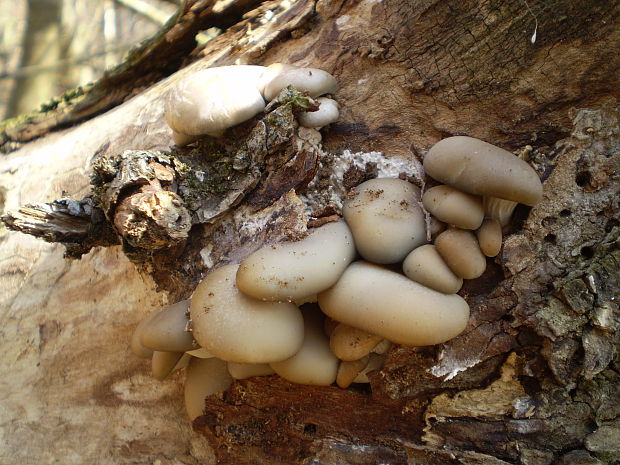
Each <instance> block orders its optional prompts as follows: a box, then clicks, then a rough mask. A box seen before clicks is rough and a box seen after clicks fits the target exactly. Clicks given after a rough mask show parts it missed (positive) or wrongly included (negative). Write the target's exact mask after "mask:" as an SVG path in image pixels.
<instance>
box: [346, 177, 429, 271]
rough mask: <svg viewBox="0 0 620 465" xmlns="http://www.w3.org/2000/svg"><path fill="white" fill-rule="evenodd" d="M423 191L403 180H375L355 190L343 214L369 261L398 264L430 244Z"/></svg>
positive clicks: (348, 199) (350, 195)
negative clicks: (421, 246) (421, 195)
mask: <svg viewBox="0 0 620 465" xmlns="http://www.w3.org/2000/svg"><path fill="white" fill-rule="evenodd" d="M419 201H420V189H418V188H417V187H416V186H414V185H413V184H411V183H409V182H407V181H403V180H401V179H390V178H381V179H371V180H369V181H366V182H363V183H362V184H360V185H359V186H357V187H355V188H353V189H352V190H351V192H350V193H349V195H348V198H347V200H346V201H345V203H344V206H343V209H342V213H343V216H344V219H345V221H346V222H347V224H348V225H349V227H350V228H351V232H352V233H353V238H354V239H355V245H356V247H357V250H358V252H359V253H360V255H361V256H362V257H364V258H365V259H366V260H368V261H370V262H373V263H379V264H387V263H396V262H399V261H401V260H403V259H404V258H405V257H406V256H407V254H408V253H409V252H410V251H411V250H413V249H414V248H416V247H418V246H419V245H422V244H424V243H425V242H426V221H425V218H424V213H423V212H422V209H421V208H420V205H419Z"/></svg>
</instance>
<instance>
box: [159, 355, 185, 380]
mask: <svg viewBox="0 0 620 465" xmlns="http://www.w3.org/2000/svg"><path fill="white" fill-rule="evenodd" d="M189 359H190V356H189V355H187V354H184V353H183V352H159V351H155V352H153V358H152V359H151V370H152V373H153V378H155V379H157V380H159V381H163V380H164V379H166V378H167V377H168V375H170V373H172V372H173V371H176V370H180V369H181V368H184V367H185V366H187V363H188V362H189Z"/></svg>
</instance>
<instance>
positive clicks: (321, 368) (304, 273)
mask: <svg viewBox="0 0 620 465" xmlns="http://www.w3.org/2000/svg"><path fill="white" fill-rule="evenodd" d="M424 167H425V169H426V172H427V173H428V174H429V175H430V176H432V177H433V178H434V179H436V180H438V181H440V182H444V183H445V184H443V185H438V186H435V187H432V188H430V189H428V190H427V191H426V192H424V193H423V195H422V193H421V191H420V189H419V188H418V187H416V186H414V185H413V184H411V183H409V182H407V181H405V180H401V179H392V178H381V179H372V180H369V181H366V182H364V183H362V184H360V185H358V186H357V187H355V188H353V189H352V190H351V192H350V193H349V195H348V196H347V198H346V200H345V202H344V207H343V217H344V218H343V219H340V220H338V221H335V222H331V223H327V224H325V225H323V226H321V227H319V228H316V229H313V230H311V231H310V233H309V235H308V236H307V237H306V238H304V239H302V240H300V241H296V242H280V243H276V244H272V245H268V246H266V247H263V248H261V249H259V250H258V251H256V252H254V253H253V254H251V255H250V256H248V257H247V258H246V259H245V260H243V261H242V262H241V263H239V264H230V265H226V266H223V267H221V268H218V269H216V270H214V271H213V272H211V273H209V274H208V275H207V276H206V277H205V278H204V280H203V281H202V282H201V283H200V284H199V285H198V287H197V288H196V290H195V292H194V294H193V295H192V297H191V300H186V301H182V302H179V303H177V304H174V305H172V306H170V307H168V308H166V309H164V310H161V311H159V312H157V313H155V314H153V315H151V316H150V317H148V318H147V319H146V320H145V321H143V322H142V323H141V324H140V325H139V326H138V328H137V329H136V331H135V333H134V336H133V340H132V349H133V351H134V353H136V354H137V355H139V356H142V357H152V368H153V374H154V376H155V377H156V378H158V379H163V378H164V377H166V376H167V375H168V374H169V373H171V372H172V371H174V370H175V369H179V368H181V367H184V366H187V375H186V383H185V403H186V408H187V412H188V415H189V416H190V418H192V419H194V418H195V417H197V416H199V415H200V414H201V413H202V411H203V408H204V399H205V397H206V396H207V395H210V394H213V393H215V392H219V391H222V390H224V389H226V388H227V387H228V386H229V385H230V383H231V382H232V380H233V379H243V378H247V377H251V376H262V375H270V374H274V373H275V374H277V375H279V376H281V377H283V378H285V379H287V380H289V381H291V382H294V383H302V384H311V385H321V386H325V385H330V384H332V383H334V382H335V383H337V385H338V386H340V387H342V388H346V387H348V386H349V385H350V384H351V383H367V382H369V379H368V376H367V373H369V372H370V371H373V370H377V369H380V368H381V367H382V364H383V361H384V359H385V354H386V352H387V350H388V349H389V347H390V345H391V344H392V343H397V344H402V345H406V346H427V345H434V344H439V343H442V342H446V341H448V340H450V339H452V338H454V337H456V336H457V335H459V334H460V333H461V332H462V331H463V330H464V329H465V327H466V325H467V323H468V319H469V311H470V310H469V306H468V304H467V302H466V301H465V300H464V299H463V298H462V297H461V296H459V295H458V294H457V292H458V291H459V289H460V288H461V285H462V283H463V279H474V278H477V277H479V276H481V275H482V274H483V272H484V270H485V268H486V257H493V256H495V255H497V254H498V253H499V251H500V248H501V243H502V227H501V222H502V220H503V221H505V220H506V216H507V213H506V212H505V211H503V210H502V212H500V213H498V210H496V209H494V208H491V209H485V204H488V203H494V204H496V205H497V204H502V203H504V204H506V205H509V204H510V205H512V204H516V202H522V203H525V204H526V205H534V204H535V203H536V202H538V201H539V200H540V198H541V195H542V185H541V183H540V180H539V178H538V176H537V175H536V173H535V171H534V170H533V169H532V168H531V167H529V165H528V164H527V163H525V162H524V161H523V160H521V159H519V158H517V157H515V156H514V155H512V154H511V153H509V152H506V151H504V150H502V149H500V148H498V147H494V146H492V145H490V144H487V143H486V142H482V141H480V140H477V139H473V138H470V137H451V138H448V139H444V140H442V141H441V142H439V143H437V144H436V145H435V146H433V148H432V149H431V150H430V151H429V153H428V154H427V156H426V158H425V160H424ZM498 180H499V181H498ZM485 199H492V202H489V201H488V200H487V201H485ZM510 208H513V207H512V206H510ZM427 212H428V213H430V215H432V218H431V219H432V221H428V220H429V218H428V216H427ZM431 224H432V225H433V227H432V228H431V229H429V228H430V225H431ZM431 242H432V243H431ZM396 264H401V269H402V273H401V272H399V271H397V270H396V268H395V266H394V265H396Z"/></svg>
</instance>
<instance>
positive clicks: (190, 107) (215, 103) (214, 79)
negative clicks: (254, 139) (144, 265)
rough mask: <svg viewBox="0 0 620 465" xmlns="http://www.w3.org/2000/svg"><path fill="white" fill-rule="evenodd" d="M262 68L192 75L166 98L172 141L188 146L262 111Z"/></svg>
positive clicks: (222, 69)
mask: <svg viewBox="0 0 620 465" xmlns="http://www.w3.org/2000/svg"><path fill="white" fill-rule="evenodd" d="M264 71H265V67H263V66H246V65H243V66H222V67H219V68H209V69H205V70H202V71H198V72H196V73H193V74H191V75H189V76H187V77H185V78H184V79H183V80H181V81H180V82H179V83H178V84H177V85H176V86H175V87H173V88H172V89H171V90H170V91H169V92H168V94H167V96H166V100H165V102H164V113H165V117H166V121H167V123H168V125H169V126H170V127H171V128H172V130H173V131H174V132H175V133H176V135H175V141H176V142H178V143H189V142H188V141H190V139H191V138H189V137H185V138H183V137H182V136H199V135H202V134H214V135H215V134H220V133H221V131H223V130H225V129H227V128H229V127H232V126H235V125H237V124H239V123H242V122H243V121H246V120H248V119H250V118H252V117H254V116H255V115H256V114H258V113H260V112H261V111H263V110H264V109H265V101H264V100H263V97H262V95H261V93H260V92H259V90H258V86H259V83H260V79H261V76H262V75H263V73H264Z"/></svg>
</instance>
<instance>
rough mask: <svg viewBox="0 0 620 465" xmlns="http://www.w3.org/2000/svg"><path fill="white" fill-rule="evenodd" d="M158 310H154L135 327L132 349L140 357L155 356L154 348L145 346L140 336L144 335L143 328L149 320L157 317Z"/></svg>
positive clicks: (132, 336)
mask: <svg viewBox="0 0 620 465" xmlns="http://www.w3.org/2000/svg"><path fill="white" fill-rule="evenodd" d="M156 314H157V312H152V313H150V314H149V315H147V316H146V318H143V319H142V321H140V323H138V326H136V329H134V331H133V334H132V335H131V345H130V347H131V351H132V352H133V353H134V355H136V356H138V357H140V358H151V357H152V356H153V349H149V348H148V347H144V346H143V345H142V342H140V338H141V337H142V329H143V328H144V327H145V326H146V325H148V323H149V321H150V320H151V319H153V318H154V317H155V315H156Z"/></svg>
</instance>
